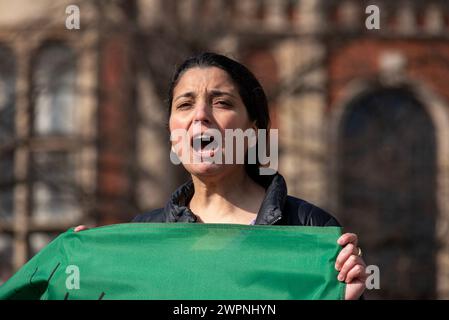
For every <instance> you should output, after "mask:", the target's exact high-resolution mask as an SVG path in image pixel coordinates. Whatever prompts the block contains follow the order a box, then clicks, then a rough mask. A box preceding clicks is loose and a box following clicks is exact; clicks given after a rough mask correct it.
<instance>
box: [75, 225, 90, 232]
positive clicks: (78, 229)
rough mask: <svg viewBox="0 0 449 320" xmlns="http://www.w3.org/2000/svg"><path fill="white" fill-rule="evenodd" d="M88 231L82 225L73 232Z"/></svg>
mask: <svg viewBox="0 0 449 320" xmlns="http://www.w3.org/2000/svg"><path fill="white" fill-rule="evenodd" d="M87 229H89V228H88V227H86V226H84V225H79V226H78V227H75V230H74V231H75V232H79V231H83V230H87Z"/></svg>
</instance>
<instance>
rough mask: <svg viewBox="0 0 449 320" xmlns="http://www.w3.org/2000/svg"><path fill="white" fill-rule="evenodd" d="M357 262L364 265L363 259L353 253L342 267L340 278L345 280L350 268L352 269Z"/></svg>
mask: <svg viewBox="0 0 449 320" xmlns="http://www.w3.org/2000/svg"><path fill="white" fill-rule="evenodd" d="M357 264H362V265H363V260H362V259H361V258H360V257H358V256H354V255H351V256H350V257H349V258H348V259H347V260H346V262H345V263H344V265H343V267H342V268H341V270H340V273H339V274H338V280H340V281H344V280H345V279H346V275H347V274H348V272H349V270H351V269H352V268H353V267H354V266H355V265H357Z"/></svg>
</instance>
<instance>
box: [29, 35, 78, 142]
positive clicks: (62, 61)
mask: <svg viewBox="0 0 449 320" xmlns="http://www.w3.org/2000/svg"><path fill="white" fill-rule="evenodd" d="M33 100H34V101H33V102H34V133H35V134H37V135H47V134H70V133H73V132H74V130H75V119H74V116H75V55H74V53H73V52H72V50H71V49H70V48H69V47H67V46H65V45H63V44H58V43H53V44H49V45H46V46H45V47H44V48H43V49H41V50H40V52H39V53H38V56H37V57H36V62H35V66H34V72H33Z"/></svg>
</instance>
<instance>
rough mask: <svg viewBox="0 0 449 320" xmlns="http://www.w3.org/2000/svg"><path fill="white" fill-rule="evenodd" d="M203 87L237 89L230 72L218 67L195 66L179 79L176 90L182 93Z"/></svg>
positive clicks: (208, 88) (231, 91)
mask: <svg viewBox="0 0 449 320" xmlns="http://www.w3.org/2000/svg"><path fill="white" fill-rule="evenodd" d="M202 89H207V90H208V91H211V90H226V91H228V92H230V93H233V92H235V91H236V86H235V84H234V82H233V81H232V79H231V77H230V76H229V75H228V73H227V72H226V71H224V70H222V69H220V68H217V67H194V68H191V69H189V70H187V71H186V72H185V73H184V74H183V75H182V76H181V78H180V79H179V81H178V84H177V85H176V87H175V89H174V92H175V95H176V94H182V93H183V92H185V91H198V90H202Z"/></svg>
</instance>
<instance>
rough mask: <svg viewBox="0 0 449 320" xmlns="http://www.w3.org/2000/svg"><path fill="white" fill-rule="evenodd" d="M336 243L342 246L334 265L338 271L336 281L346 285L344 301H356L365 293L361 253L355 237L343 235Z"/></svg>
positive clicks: (354, 235) (348, 234)
mask: <svg viewBox="0 0 449 320" xmlns="http://www.w3.org/2000/svg"><path fill="white" fill-rule="evenodd" d="M337 243H338V244H339V245H341V246H343V249H342V250H341V251H340V254H339V255H338V257H337V261H336V263H335V269H337V270H338V271H340V273H339V274H338V277H337V278H338V280H339V281H344V282H345V283H346V294H345V299H346V300H356V299H359V298H360V296H361V295H362V294H363V291H365V281H366V278H367V274H366V272H365V268H366V264H365V262H364V261H363V259H362V257H361V251H360V249H359V247H358V246H357V243H358V239H357V235H356V234H353V233H345V234H343V235H342V236H341V237H340V238H339V239H338V240H337Z"/></svg>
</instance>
